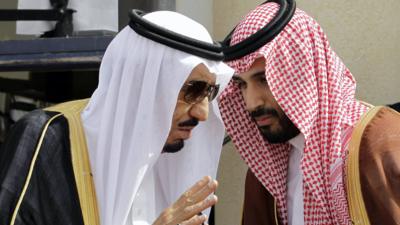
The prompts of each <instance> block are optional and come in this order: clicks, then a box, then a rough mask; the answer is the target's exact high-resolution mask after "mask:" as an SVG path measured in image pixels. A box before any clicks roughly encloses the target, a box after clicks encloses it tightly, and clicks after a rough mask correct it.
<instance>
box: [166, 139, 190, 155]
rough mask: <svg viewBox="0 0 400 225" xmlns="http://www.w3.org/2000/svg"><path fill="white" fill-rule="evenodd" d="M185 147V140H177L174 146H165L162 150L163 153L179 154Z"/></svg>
mask: <svg viewBox="0 0 400 225" xmlns="http://www.w3.org/2000/svg"><path fill="white" fill-rule="evenodd" d="M184 145H185V144H184V142H183V140H177V141H176V142H174V143H172V144H165V145H164V147H163V149H162V153H177V152H179V151H180V150H182V148H183V146H184Z"/></svg>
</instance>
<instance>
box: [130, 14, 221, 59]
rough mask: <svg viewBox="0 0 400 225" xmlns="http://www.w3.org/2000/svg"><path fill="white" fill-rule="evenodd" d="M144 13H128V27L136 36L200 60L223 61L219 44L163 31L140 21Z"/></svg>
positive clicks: (143, 20)
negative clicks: (138, 35)
mask: <svg viewBox="0 0 400 225" xmlns="http://www.w3.org/2000/svg"><path fill="white" fill-rule="evenodd" d="M143 14H144V13H143V12H142V11H140V10H137V9H134V10H132V11H131V13H130V15H129V16H130V19H131V21H130V22H129V26H130V27H131V28H132V29H133V30H134V31H136V32H137V33H138V34H140V35H142V36H144V37H146V38H149V39H151V40H153V41H155V42H158V43H161V44H164V45H167V46H169V47H171V48H175V49H178V50H181V51H184V52H186V53H189V54H193V55H197V56H200V57H202V58H206V59H211V60H223V58H224V55H223V53H222V47H221V44H219V43H214V44H210V43H207V42H204V41H199V40H197V39H194V38H190V37H187V36H184V35H181V34H178V33H176V32H173V31H170V30H168V29H165V28H163V27H161V26H158V25H157V24H154V23H151V22H149V21H147V20H145V19H142V17H141V16H142V15H143Z"/></svg>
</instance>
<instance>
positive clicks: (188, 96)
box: [185, 81, 208, 103]
mask: <svg viewBox="0 0 400 225" xmlns="http://www.w3.org/2000/svg"><path fill="white" fill-rule="evenodd" d="M207 89H208V84H207V83H206V82H204V81H194V82H191V83H189V85H188V87H187V89H186V92H185V101H186V102H188V103H195V102H198V101H201V100H203V99H204V98H205V97H206V96H207Z"/></svg>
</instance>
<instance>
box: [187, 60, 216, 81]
mask: <svg viewBox="0 0 400 225" xmlns="http://www.w3.org/2000/svg"><path fill="white" fill-rule="evenodd" d="M191 80H201V81H206V82H208V83H215V80H216V76H215V74H213V73H211V72H210V71H209V70H208V68H207V66H205V65H204V64H203V63H200V64H199V65H197V66H196V67H195V68H193V70H192V72H191V73H190V75H189V77H188V78H187V81H191Z"/></svg>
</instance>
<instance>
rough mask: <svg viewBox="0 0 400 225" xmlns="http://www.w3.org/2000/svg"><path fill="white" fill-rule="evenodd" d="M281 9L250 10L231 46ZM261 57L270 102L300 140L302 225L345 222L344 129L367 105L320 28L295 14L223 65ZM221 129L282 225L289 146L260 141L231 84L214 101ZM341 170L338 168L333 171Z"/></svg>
mask: <svg viewBox="0 0 400 225" xmlns="http://www.w3.org/2000/svg"><path fill="white" fill-rule="evenodd" d="M278 8H279V6H278V5H277V4H276V3H267V4H264V5H261V6H258V7H257V8H256V9H255V10H253V11H251V12H250V13H249V14H248V15H247V16H246V17H245V18H244V19H243V20H242V21H241V23H240V24H239V25H238V26H237V28H236V30H235V32H234V34H233V37H232V41H231V45H233V44H236V43H238V42H240V41H242V40H244V39H245V38H247V37H248V36H250V35H251V34H253V33H255V32H256V31H258V30H259V29H261V28H262V27H263V26H265V25H266V24H267V23H268V22H269V21H271V19H272V18H273V16H274V14H275V13H276V12H277V11H278ZM257 57H264V58H265V62H266V65H265V71H266V74H265V76H266V79H267V82H268V84H269V87H270V89H271V92H272V94H273V95H274V97H275V99H276V100H277V102H278V103H279V105H280V106H281V108H282V109H283V111H284V112H285V113H286V115H287V116H288V117H289V118H290V119H291V121H292V122H293V123H294V124H295V125H296V126H297V127H298V128H299V129H300V131H301V132H302V133H303V134H304V137H305V149H304V155H303V158H302V162H301V169H302V172H303V195H304V214H305V215H304V219H305V224H308V225H311V224H313V225H315V224H321V225H322V224H324V225H327V224H351V222H350V217H349V213H348V207H347V200H346V192H345V187H344V183H343V175H342V174H343V168H344V163H343V162H344V159H345V155H346V147H343V146H345V145H343V143H342V142H343V141H342V139H343V137H345V136H347V137H348V136H349V135H346V134H345V133H346V132H347V131H346V130H347V129H346V127H353V126H354V124H355V123H356V122H357V121H358V120H359V119H360V116H361V115H362V114H363V113H364V112H365V111H366V110H367V108H366V107H365V106H364V105H362V104H361V103H360V102H358V101H357V100H356V99H355V97H354V94H355V89H356V83H355V80H354V78H353V76H352V75H351V73H350V71H349V70H348V69H347V68H346V66H345V65H344V64H343V62H342V61H341V60H340V58H339V57H338V56H337V55H336V53H335V52H334V51H333V50H332V49H331V48H330V46H329V43H328V40H327V37H326V35H325V34H324V32H323V30H322V28H321V27H320V26H319V25H318V23H317V22H316V21H315V20H313V19H312V18H311V17H310V16H308V15H307V14H306V13H305V12H303V11H301V10H299V9H297V10H296V12H295V15H294V17H293V18H292V20H291V21H290V23H289V24H288V25H287V26H286V27H285V29H284V30H283V31H282V32H281V33H280V34H279V35H278V36H277V37H276V38H275V39H274V40H273V41H271V42H270V43H268V44H266V45H265V46H263V47H261V48H260V49H258V50H257V51H255V52H253V53H251V54H249V55H247V56H244V57H242V58H241V59H238V60H235V61H232V62H229V64H230V66H232V67H233V68H234V69H235V70H236V73H241V72H244V71H247V70H248V69H249V68H250V66H251V65H252V63H253V62H254V60H255V59H256V58H257ZM220 107H221V112H222V117H223V119H224V122H225V126H226V128H227V132H228V133H229V135H230V136H231V137H232V140H233V142H234V144H235V146H236V148H237V149H238V151H239V153H240V155H241V157H242V158H243V159H244V160H245V162H246V163H247V165H248V166H249V167H250V169H251V170H252V171H253V173H254V174H255V175H256V176H257V178H258V179H259V180H260V181H261V182H262V184H263V185H264V186H265V188H266V189H267V190H268V191H269V192H270V193H271V194H272V195H273V196H274V197H275V198H276V200H277V205H278V212H279V217H280V220H281V222H283V224H287V206H286V181H287V173H288V171H287V170H288V161H289V160H288V158H289V149H290V146H289V145H288V144H269V143H267V142H265V141H264V139H263V138H262V136H261V134H260V132H259V131H258V129H257V126H256V124H255V123H254V122H253V121H252V120H251V118H250V116H249V114H248V112H247V111H246V110H245V104H244V101H243V98H242V96H241V93H240V90H239V89H238V87H237V86H236V85H235V84H234V83H233V82H231V83H230V84H229V87H228V88H227V89H225V91H224V93H223V94H222V95H221V97H220ZM338 168H339V169H338Z"/></svg>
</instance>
